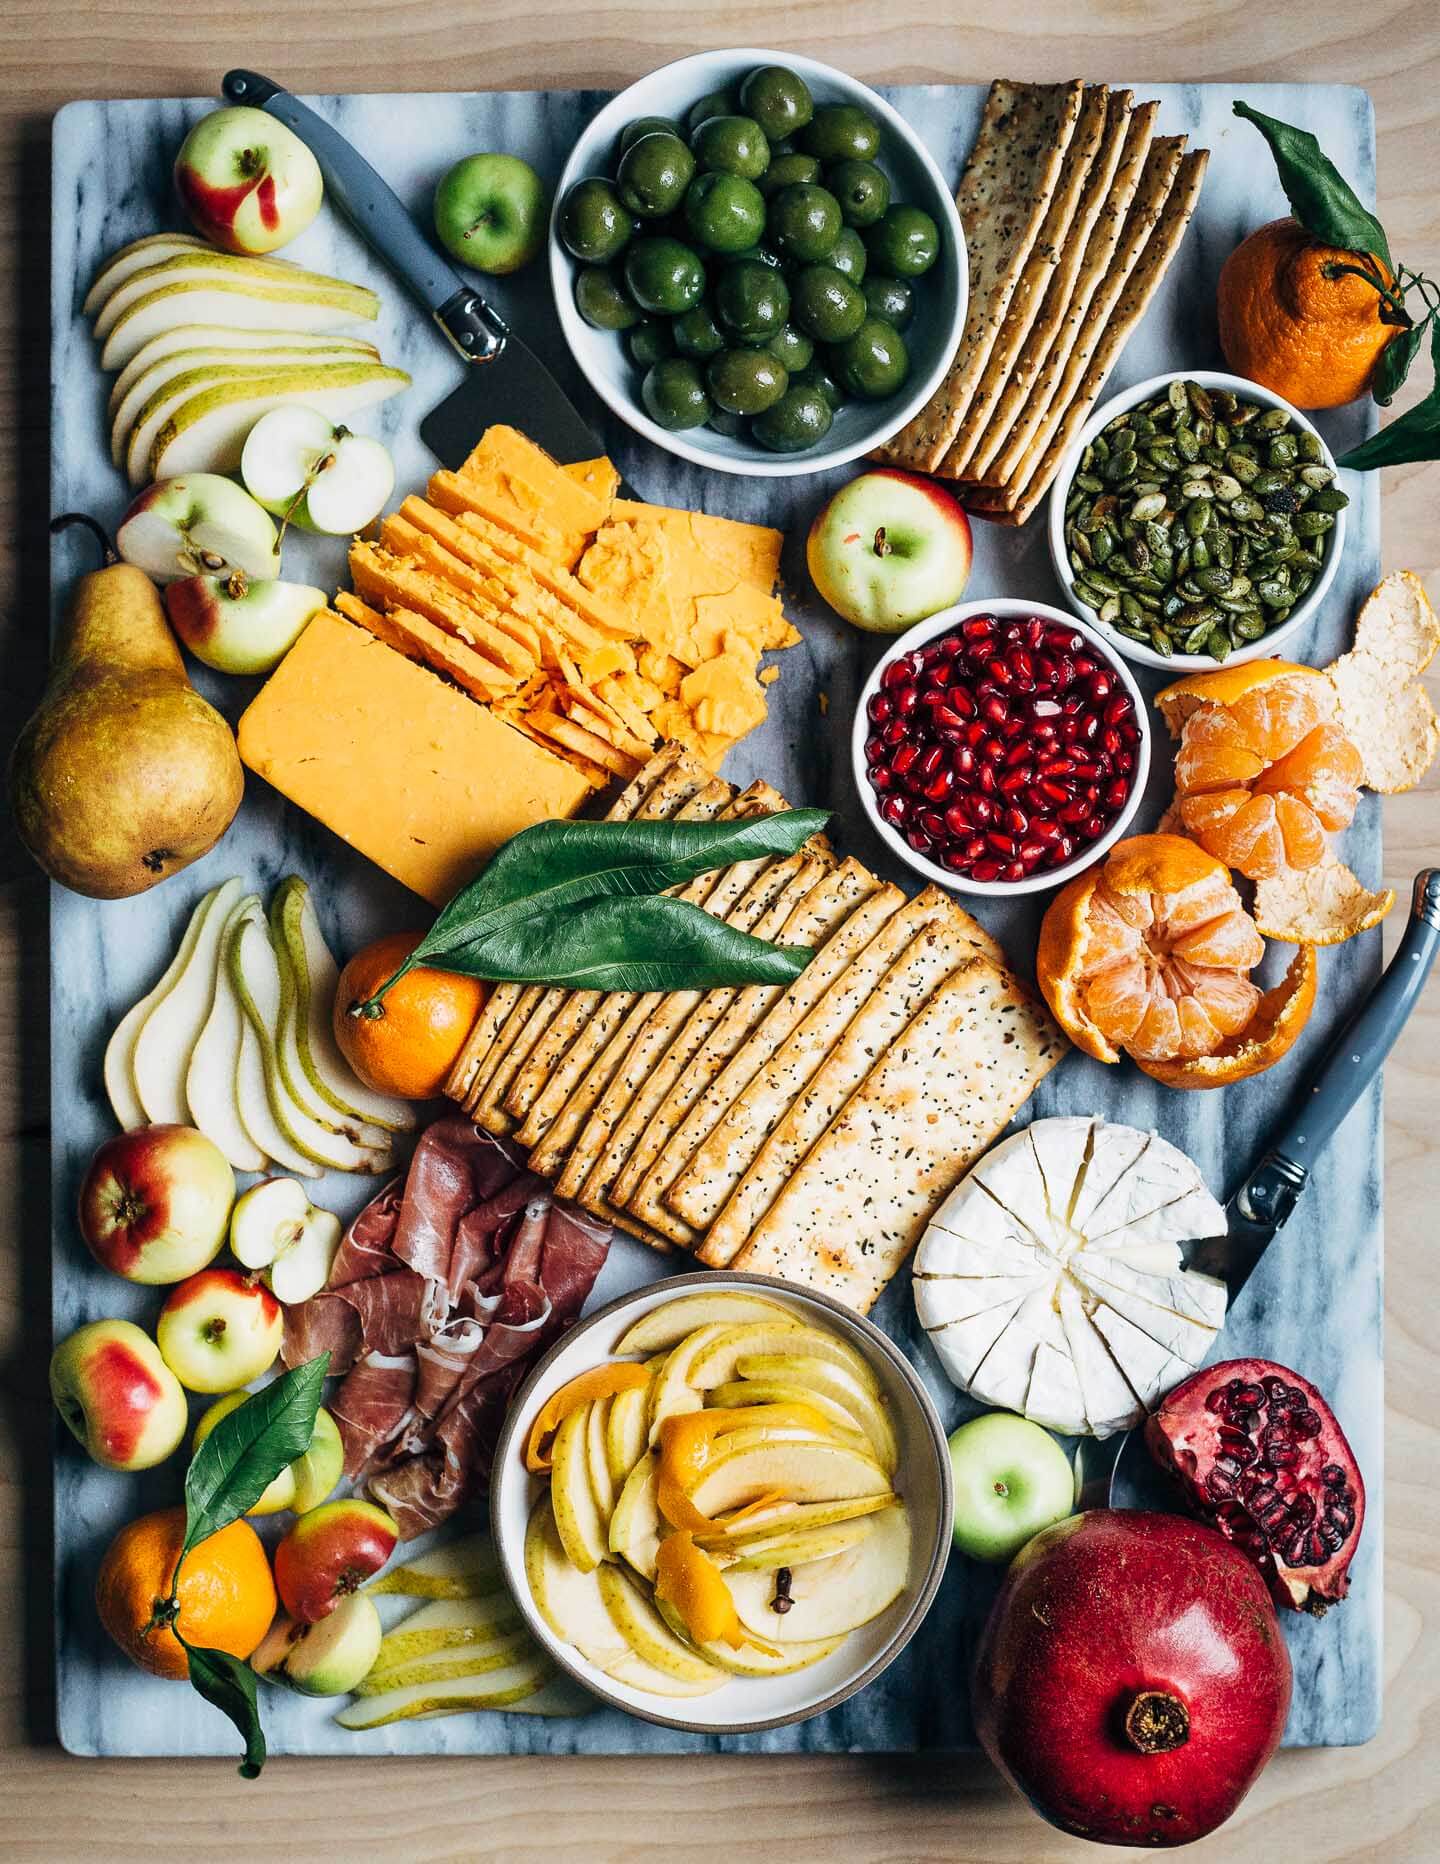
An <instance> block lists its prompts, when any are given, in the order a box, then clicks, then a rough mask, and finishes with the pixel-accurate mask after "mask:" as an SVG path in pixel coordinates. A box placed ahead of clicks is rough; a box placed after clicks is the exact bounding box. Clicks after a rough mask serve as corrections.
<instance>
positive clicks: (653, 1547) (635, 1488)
mask: <svg viewBox="0 0 1440 1864" xmlns="http://www.w3.org/2000/svg"><path fill="white" fill-rule="evenodd" d="M659 1467H660V1459H659V1457H658V1456H657V1455H656V1454H655V1452H654V1451H653V1450H647V1451H646V1452H645V1454H644V1456H642V1457H641V1458H640V1461H639V1462H638V1463H636V1465H635V1467H634V1468H633V1469H632V1470H631V1471H630V1474H629V1475H628V1476H627V1477H626V1479H625V1486H624V1488H623V1489H621V1491H620V1494H619V1496H618V1497H617V1499H616V1502H615V1512H614V1514H612V1515H611V1517H610V1551H611V1553H618V1554H619V1555H620V1557H621V1558H622V1559H623V1560H628V1561H629V1563H630V1565H631V1566H633V1567H634V1569H635V1571H636V1572H637V1573H639V1574H640V1575H641V1576H642V1577H643V1578H645V1579H654V1577H655V1556H656V1554H657V1553H658V1552H659V1551H660V1503H659V1501H658V1499H657V1497H656V1488H655V1477H656V1473H657V1471H658V1470H659Z"/></svg>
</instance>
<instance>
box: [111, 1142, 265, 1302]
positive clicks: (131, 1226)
mask: <svg viewBox="0 0 1440 1864" xmlns="http://www.w3.org/2000/svg"><path fill="white" fill-rule="evenodd" d="M234 1202H235V1174H234V1172H233V1171H232V1170H231V1169H230V1166H229V1164H228V1162H227V1161H226V1158H225V1155H224V1153H223V1152H221V1150H220V1148H219V1147H218V1146H217V1145H215V1143H214V1142H213V1141H212V1140H209V1139H207V1138H206V1137H205V1135H204V1133H201V1132H197V1131H196V1130H195V1128H194V1127H193V1126H141V1127H138V1128H137V1129H136V1130H135V1131H134V1132H131V1133H120V1134H118V1135H117V1136H116V1137H115V1138H114V1139H107V1140H106V1141H105V1143H104V1145H103V1146H101V1147H100V1149H99V1151H98V1152H97V1153H96V1154H95V1156H94V1158H93V1159H91V1161H90V1169H89V1170H88V1171H87V1172H86V1174H85V1181H84V1183H83V1184H82V1185H81V1186H80V1234H81V1235H82V1236H83V1237H84V1238H85V1241H86V1242H87V1243H88V1244H89V1246H90V1251H91V1253H92V1254H93V1255H94V1257H95V1260H96V1261H97V1262H98V1263H99V1264H100V1265H101V1267H102V1268H107V1269H113V1270H114V1272H115V1273H116V1274H117V1275H123V1276H124V1277H125V1279H126V1281H133V1282H147V1283H151V1284H159V1283H164V1282H178V1281H181V1280H183V1279H184V1277H185V1276H187V1275H193V1274H194V1273H195V1271H196V1270H197V1269H203V1268H204V1266H205V1264H206V1263H207V1262H211V1261H213V1260H214V1259H215V1257H216V1255H217V1254H218V1253H219V1251H220V1246H221V1244H222V1243H223V1242H224V1241H225V1232H226V1229H227V1227H228V1225H229V1222H230V1206H231V1205H232V1204H233V1203H234Z"/></svg>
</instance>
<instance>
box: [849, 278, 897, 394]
mask: <svg viewBox="0 0 1440 1864" xmlns="http://www.w3.org/2000/svg"><path fill="white" fill-rule="evenodd" d="M861 302H862V303H863V302H864V300H863V299H862V300H861ZM831 356H832V360H833V361H834V364H835V373H836V375H837V376H838V377H839V379H840V382H841V383H842V385H843V386H844V387H845V388H848V389H849V391H850V393H851V394H852V395H858V396H859V397H860V398H861V400H862V401H883V400H884V398H885V397H886V396H887V395H893V394H894V393H895V391H896V389H898V388H899V387H900V386H901V384H902V383H903V382H904V380H905V378H906V376H907V375H908V374H909V373H910V358H909V356H908V355H907V353H906V350H905V340H904V338H903V337H902V336H901V335H900V332H899V331H898V330H896V329H895V328H894V327H893V325H891V324H887V323H884V322H882V321H881V319H880V318H878V317H867V318H866V319H865V321H864V322H863V323H862V324H861V326H860V328H859V329H858V330H857V331H856V332H855V334H854V335H853V336H852V337H849V338H848V339H847V340H846V341H845V342H844V343H841V344H839V345H838V346H837V347H836V348H835V349H834V350H832V352H831Z"/></svg>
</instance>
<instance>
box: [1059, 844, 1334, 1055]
mask: <svg viewBox="0 0 1440 1864" xmlns="http://www.w3.org/2000/svg"><path fill="white" fill-rule="evenodd" d="M1264 953H1265V941H1264V940H1263V939H1262V938H1261V936H1260V933H1259V931H1258V929H1257V927H1256V925H1255V922H1254V920H1253V919H1252V918H1251V917H1250V915H1249V913H1247V912H1246V911H1245V908H1244V907H1243V906H1242V904H1241V902H1240V896H1239V894H1238V893H1237V892H1236V890H1235V887H1234V884H1233V882H1232V880H1231V876H1230V871H1229V869H1228V868H1227V867H1226V866H1225V864H1224V862H1223V861H1220V860H1217V859H1216V857H1215V856H1214V855H1212V854H1207V853H1206V852H1205V850H1204V849H1203V848H1201V847H1199V846H1198V844H1197V843H1195V842H1194V841H1191V840H1190V839H1189V838H1188V837H1187V836H1184V835H1164V834H1160V835H1134V836H1131V837H1130V838H1129V839H1128V840H1125V841H1120V842H1117V843H1116V844H1115V846H1114V847H1113V848H1112V849H1111V850H1110V852H1109V854H1108V855H1107V856H1106V858H1105V860H1104V862H1103V863H1102V864H1100V865H1097V866H1095V867H1092V868H1090V869H1089V870H1088V871H1087V872H1086V873H1084V874H1081V875H1079V876H1077V878H1076V879H1074V880H1072V881H1071V882H1070V884H1069V885H1068V886H1067V887H1064V888H1063V889H1062V890H1061V891H1060V893H1059V894H1057V895H1056V897H1055V899H1054V900H1053V901H1052V902H1051V904H1050V906H1049V908H1048V910H1047V911H1046V914H1045V917H1044V919H1043V921H1042V922H1041V926H1040V942H1039V950H1038V954H1037V963H1036V973H1037V979H1038V982H1039V985H1040V989H1041V991H1042V993H1043V994H1044V997H1045V1001H1046V1002H1047V1003H1048V1004H1049V1006H1050V1009H1051V1011H1052V1012H1053V1014H1054V1016H1055V1018H1056V1020H1057V1021H1058V1022H1059V1023H1060V1025H1061V1027H1062V1028H1063V1029H1064V1030H1065V1032H1066V1034H1067V1035H1068V1036H1069V1037H1070V1038H1071V1040H1072V1041H1073V1042H1074V1043H1075V1044H1076V1046H1077V1047H1078V1048H1081V1049H1083V1050H1084V1052H1085V1053H1086V1054H1087V1055H1092V1056H1094V1058H1095V1059H1096V1060H1097V1061H1103V1062H1117V1061H1119V1059H1120V1057H1121V1055H1122V1054H1126V1055H1129V1056H1130V1058H1131V1059H1132V1060H1133V1061H1134V1062H1135V1064H1136V1065H1137V1067H1139V1068H1141V1069H1143V1070H1144V1071H1145V1073H1146V1074H1149V1075H1152V1076H1153V1077H1154V1078H1155V1079H1156V1080H1157V1081H1162V1082H1164V1083H1165V1085H1166V1086H1168V1087H1184V1088H1199V1087H1223V1086H1226V1085H1227V1084H1228V1083H1230V1082H1232V1081H1243V1080H1245V1079H1246V1078H1247V1077H1248V1076H1250V1075H1252V1074H1259V1073H1261V1072H1262V1071H1263V1070H1264V1069H1266V1068H1268V1067H1270V1066H1271V1065H1272V1064H1273V1063H1275V1062H1277V1061H1278V1060H1279V1059H1280V1057H1281V1056H1282V1055H1284V1054H1285V1053H1286V1051H1287V1050H1288V1049H1289V1048H1290V1046H1291V1044H1292V1043H1293V1042H1294V1040H1295V1038H1296V1036H1297V1035H1298V1034H1299V1033H1300V1030H1301V1029H1302V1028H1303V1027H1304V1026H1305V1022H1306V1020H1307V1018H1308V1017H1309V1015H1310V1011H1311V1009H1312V1008H1313V1006H1314V1002H1315V976H1316V961H1315V953H1314V951H1313V949H1312V948H1311V947H1310V946H1309V945H1302V946H1301V948H1300V950H1299V952H1298V953H1297V954H1296V957H1295V959H1294V961H1293V962H1292V963H1291V965H1290V968H1289V970H1288V971H1287V972H1286V974H1285V977H1284V979H1283V980H1282V981H1281V982H1280V983H1279V984H1277V985H1276V986H1275V988H1274V989H1273V990H1270V991H1262V990H1261V989H1260V987H1259V985H1258V984H1256V983H1254V982H1253V981H1252V979H1251V977H1250V973H1251V971H1253V970H1254V968H1255V966H1256V965H1257V964H1258V963H1259V962H1260V960H1261V958H1262V957H1263V956H1264Z"/></svg>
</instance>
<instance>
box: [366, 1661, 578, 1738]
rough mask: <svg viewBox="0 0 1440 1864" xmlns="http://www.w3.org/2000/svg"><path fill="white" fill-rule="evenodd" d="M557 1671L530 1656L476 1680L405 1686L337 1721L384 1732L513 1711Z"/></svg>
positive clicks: (370, 1700)
mask: <svg viewBox="0 0 1440 1864" xmlns="http://www.w3.org/2000/svg"><path fill="white" fill-rule="evenodd" d="M554 1674H555V1666H554V1664H552V1663H551V1662H550V1660H549V1658H548V1657H546V1656H544V1655H543V1653H541V1652H539V1651H534V1650H532V1651H531V1652H530V1653H527V1654H526V1655H525V1656H524V1657H522V1658H520V1659H519V1660H518V1661H517V1662H514V1663H510V1664H507V1665H506V1666H505V1667H504V1668H503V1669H499V1670H489V1671H485V1672H484V1673H482V1674H481V1675H478V1676H455V1677H448V1678H446V1679H445V1680H444V1681H442V1682H435V1683H407V1684H403V1685H402V1686H401V1687H400V1688H398V1689H387V1690H385V1691H383V1692H382V1693H381V1694H380V1695H378V1696H358V1697H357V1698H356V1700H355V1701H354V1702H352V1703H351V1704H350V1706H349V1708H346V1709H342V1710H341V1711H340V1713H339V1714H338V1715H337V1716H336V1717H335V1720H336V1721H337V1722H338V1723H339V1724H340V1726H341V1727H342V1728H383V1727H384V1726H385V1725H386V1723H387V1722H403V1721H412V1720H414V1719H415V1718H416V1717H418V1716H430V1715H457V1714H460V1713H461V1712H462V1711H468V1710H473V1709H511V1708H514V1707H515V1706H516V1705H517V1704H519V1703H522V1702H524V1701H525V1700H526V1699H527V1698H528V1697H530V1696H533V1695H535V1694H537V1693H538V1692H539V1690H540V1689H541V1688H542V1687H543V1686H544V1685H545V1684H546V1683H548V1682H549V1681H550V1679H551V1677H553V1676H554Z"/></svg>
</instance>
